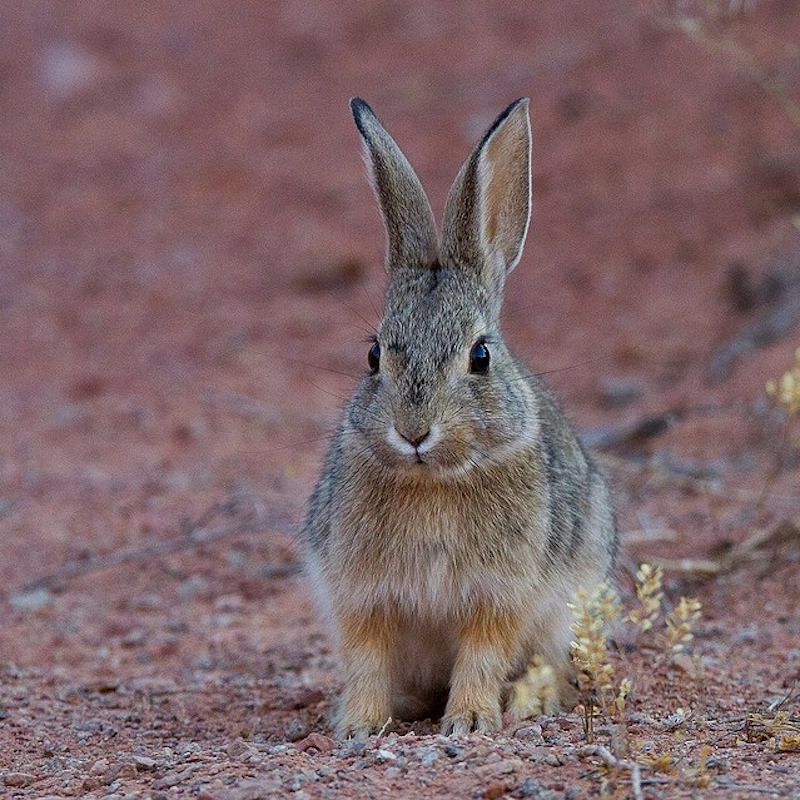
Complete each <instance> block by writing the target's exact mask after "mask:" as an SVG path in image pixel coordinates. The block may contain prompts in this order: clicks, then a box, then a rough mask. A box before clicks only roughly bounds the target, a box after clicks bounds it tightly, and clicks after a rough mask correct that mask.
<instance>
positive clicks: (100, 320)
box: [0, 0, 800, 800]
mask: <svg viewBox="0 0 800 800" xmlns="http://www.w3.org/2000/svg"><path fill="white" fill-rule="evenodd" d="M677 7H678V6H676V8H677ZM679 7H680V8H681V9H684V10H686V13H694V14H698V15H700V16H699V17H698V19H699V23H698V25H696V26H695V27H693V28H690V29H689V30H681V29H680V28H679V27H678V26H677V25H675V24H671V23H670V20H671V21H672V23H674V22H675V19H676V17H675V13H677V12H675V9H674V8H673V9H670V8H669V7H667V6H666V5H654V4H639V3H636V2H622V3H619V2H610V0H600V2H594V3H586V2H581V0H564V2H559V3H530V2H528V1H527V0H506V1H505V2H503V3H499V4H494V5H492V4H488V3H481V2H477V0H467V1H466V2H463V3H459V4H458V5H456V4H454V3H453V4H447V3H443V2H442V3H423V2H415V1H412V0H409V1H408V2H392V1H391V0H382V2H376V3H361V2H356V0H341V1H340V2H338V3H332V2H329V3H326V2H321V0H316V2H311V1H309V2H296V1H289V0H287V2H281V3H263V2H256V0H247V1H244V0H243V2H239V3H235V4H234V3H225V2H214V0H202V1H201V2H196V3H192V4H186V5H185V4H175V3H169V2H166V1H165V0H147V2H141V3H136V4H131V6H130V8H127V7H126V9H125V11H124V12H123V11H122V10H121V9H122V7H121V6H117V5H115V4H106V3H98V2H92V0H76V2H71V3H63V4H62V3H50V2H44V0H27V2H25V3H17V4H14V6H13V10H12V11H6V12H5V13H4V14H3V24H2V25H1V26H0V104H1V105H0V109H1V116H0V180H1V183H0V185H2V192H0V364H2V378H1V379H0V437H2V438H1V439H0V441H2V448H1V449H0V581H2V585H3V592H2V593H0V619H2V625H1V626H0V795H3V796H7V797H31V798H33V797H98V798H99V797H108V798H122V797H125V798H131V799H133V798H159V799H160V798H178V797H196V798H201V799H202V800H247V799H248V798H259V797H289V796H293V797H295V798H297V800H302V799H303V798H334V797H345V798H347V797H353V798H355V797H376V798H384V797H386V798H389V797H398V796H400V797H423V796H424V797H443V798H444V797H486V798H500V797H514V798H519V797H536V798H559V799H560V798H565V799H567V800H568V799H570V798H577V797H591V796H599V795H600V794H601V793H602V792H605V796H609V797H631V796H634V797H635V796H640V797H647V798H661V797H690V796H691V797H717V796H720V797H721V796H725V797H726V798H744V797H755V796H758V797H764V796H772V797H797V796H798V791H800V790H799V789H798V786H800V752H797V750H796V749H794V747H793V741H794V740H792V738H791V736H792V733H793V731H794V732H795V733H797V729H798V726H800V696H799V695H798V687H800V614H799V613H798V605H799V604H800V544H799V543H798V533H797V527H796V525H797V523H798V519H799V518H800V488H799V487H800V480H798V479H799V478H800V430H798V424H799V421H798V420H797V419H795V420H794V421H793V425H789V426H788V428H787V427H786V425H785V420H786V417H785V414H783V412H782V411H781V410H780V409H776V408H774V406H773V405H772V403H771V402H770V401H769V399H768V398H767V396H766V394H765V391H764V384H765V382H766V381H767V380H768V379H769V378H774V377H777V376H778V375H780V374H781V373H782V372H783V371H785V370H786V369H788V368H789V367H790V366H791V364H792V362H793V357H794V356H793V354H794V350H795V348H796V347H797V346H798V345H799V344H800V299H798V298H800V232H799V231H798V228H800V189H798V187H800V121H798V119H797V118H796V117H795V119H794V120H793V119H792V116H791V115H792V113H795V114H797V111H796V109H797V105H798V104H800V49H798V42H799V41H800V4H797V3H796V2H794V0H758V2H741V3H733V2H730V3H727V2H722V0H720V2H719V3H700V2H698V3H697V4H695V5H692V4H691V3H687V4H679ZM712 7H713V8H717V7H724V8H732V9H733V10H734V12H735V15H734V16H733V17H732V18H730V19H728V20H727V21H724V22H721V21H720V20H718V19H716V18H714V17H713V13H712V12H713V8H712ZM709 8H711V11H709ZM665 12H666V13H667V16H668V17H669V19H667V20H665V19H664V16H663V15H664V13H665ZM670 15H671V16H670ZM703 37H706V38H705V39H703ZM719 42H727V43H728V44H729V45H730V44H731V43H733V44H735V45H736V46H737V47H739V48H741V49H740V51H739V52H741V53H744V54H745V56H743V57H741V58H739V57H738V56H737V55H736V53H735V52H734V51H733V50H732V49H731V47H730V46H726V47H727V49H726V48H725V47H723V48H720V47H718V46H716V44H715V43H719ZM354 94H359V95H362V96H363V97H365V98H366V99H368V100H369V102H370V103H371V104H372V105H373V107H374V108H375V109H376V111H377V112H378V114H379V115H380V116H381V118H382V119H383V121H384V122H385V123H386V125H387V126H388V127H389V129H390V130H391V131H392V132H393V134H394V135H395V136H396V138H397V139H398V141H399V142H400V144H401V146H402V147H403V148H404V149H405V150H406V152H407V154H408V156H409V158H410V160H411V161H412V163H414V165H415V166H416V168H417V170H418V172H419V174H420V176H421V177H422V180H423V183H425V185H426V187H427V188H428V190H429V193H430V195H431V199H432V202H433V205H434V207H435V208H437V209H439V210H441V208H442V205H443V202H444V197H445V194H446V191H447V188H448V186H449V183H450V181H451V180H452V178H453V177H454V175H455V173H456V171H457V169H458V167H459V165H460V163H461V161H462V160H463V158H464V157H465V156H466V154H467V153H468V151H469V149H470V147H471V146H472V144H473V143H474V141H475V139H476V137H477V136H478V135H479V134H480V132H481V131H482V129H483V128H484V127H485V126H486V124H487V123H488V122H489V121H490V120H491V119H492V118H493V117H494V116H495V114H497V113H498V112H499V111H500V110H501V109H502V108H503V107H504V106H505V105H506V104H507V103H508V102H509V101H510V100H512V99H514V98H515V97H518V96H521V95H529V96H530V97H531V100H532V106H531V107H532V113H533V125H534V132H535V145H534V149H535V153H534V195H535V203H534V218H533V224H532V226H531V235H530V236H529V240H528V247H527V252H526V255H525V256H524V258H523V261H522V263H521V264H520V266H519V267H518V268H517V271H516V272H515V273H514V275H513V277H512V279H511V282H510V287H509V295H510V296H509V300H508V302H507V307H506V310H505V311H506V314H505V326H506V334H507V338H508V340H509V342H510V343H511V345H512V347H513V348H514V349H515V350H516V351H517V352H518V353H519V354H520V355H521V356H523V357H524V358H525V359H526V360H527V361H528V362H529V363H530V364H531V365H532V366H533V367H535V368H536V369H538V370H541V371H542V372H546V373H550V374H549V375H548V380H549V381H550V383H551V385H552V386H553V387H554V389H555V390H556V392H557V393H558V394H559V395H560V397H561V398H562V399H563V401H564V404H565V406H566V407H567V409H568V411H569V413H570V415H571V416H572V417H573V419H574V420H575V421H576V423H577V425H578V427H579V428H580V429H581V430H582V431H583V432H584V433H585V435H586V437H587V440H588V441H589V442H590V443H593V444H594V445H596V446H597V447H598V448H599V458H600V459H601V461H602V463H603V465H604V467H605V469H606V471H607V473H608V474H609V477H610V479H611V480H612V482H613V484H614V487H615V492H616V497H617V504H618V507H619V516H620V525H621V531H622V538H623V545H624V546H623V552H622V554H621V559H620V585H621V590H622V593H623V597H624V600H625V602H626V603H627V604H630V603H631V588H630V587H631V579H630V576H631V573H632V571H633V570H635V565H636V564H637V563H638V562H639V561H642V560H656V559H668V560H670V561H672V562H676V561H679V560H681V559H694V560H697V559H705V560H711V561H712V562H713V563H712V565H711V566H712V567H713V566H716V567H718V568H720V569H719V571H718V572H717V573H716V574H709V573H708V571H706V572H697V571H696V570H694V571H693V570H687V569H686V568H685V567H686V566H687V565H686V564H677V563H672V565H671V568H670V570H669V571H668V572H667V578H666V581H665V588H666V591H667V602H668V603H670V604H674V603H675V602H676V601H677V599H678V597H679V596H680V595H681V594H688V595H693V596H696V597H698V598H699V599H700V600H701V602H702V603H703V616H702V618H701V620H700V622H699V623H698V624H697V627H696V634H697V635H696V640H695V642H694V647H693V653H694V656H693V657H692V658H689V657H688V656H683V657H680V658H669V657H667V655H666V654H665V653H664V651H663V649H662V650H659V648H658V646H656V647H647V646H644V645H642V644H639V643H637V642H636V641H634V640H633V639H632V638H631V637H630V635H627V638H626V634H625V633H624V631H623V633H621V634H620V642H619V644H620V648H621V652H620V654H618V655H617V656H615V659H616V664H617V674H618V677H622V676H623V675H627V676H629V677H630V678H631V679H632V680H633V683H634V691H633V694H632V696H631V698H630V699H629V700H628V703H627V706H626V709H625V711H624V713H621V714H617V715H616V716H615V717H614V719H611V720H610V719H608V718H605V717H604V718H601V719H599V720H598V721H597V723H596V724H597V731H596V744H599V745H603V746H604V747H606V748H608V752H609V753H610V754H611V755H612V757H613V758H617V759H623V760H627V761H626V765H623V766H622V767H620V766H619V765H617V766H613V765H612V766H609V765H608V764H604V761H603V756H604V755H605V754H604V752H603V751H597V750H591V748H588V747H587V744H586V742H585V740H584V736H583V726H582V721H581V716H580V714H578V713H571V714H565V715H564V716H562V717H559V718H555V719H547V718H542V719H540V720H535V721H532V722H531V723H529V724H526V725H524V726H522V727H519V726H517V727H508V728H507V729H505V730H504V731H502V733H500V734H498V735H497V736H494V737H490V738H487V737H480V736H472V737H467V738H464V739H459V740H447V739H442V738H441V737H438V736H437V735H436V732H435V731H436V729H435V725H434V724H433V723H432V722H431V721H425V722H421V723H413V724H404V725H402V726H401V727H399V728H398V729H397V730H396V731H394V732H391V733H387V734H386V735H385V736H383V737H382V738H373V739H372V740H370V741H368V742H366V743H358V742H355V743H354V742H346V743H343V744H339V743H336V742H335V741H333V739H332V738H331V728H330V724H329V714H330V711H331V708H332V702H333V699H334V698H335V696H336V694H337V692H338V690H339V683H338V677H337V672H336V663H335V657H334V654H333V653H332V652H331V649H330V645H329V640H328V637H327V635H326V632H325V630H324V629H323V626H322V625H321V624H320V622H319V619H318V617H317V614H316V613H315V611H314V609H313V607H312V604H311V602H310V600H309V591H308V586H307V585H306V583H305V581H304V578H303V577H302V575H301V574H300V573H299V570H298V568H297V547H296V543H295V538H294V537H295V533H296V530H297V523H298V520H299V519H301V517H302V513H303V506H304V501H305V498H306V497H307V496H308V493H309V491H310V488H311V486H312V484H313V481H314V478H315V475H316V473H317V470H318V469H319V466H320V461H321V457H322V454H323V452H324V447H325V442H326V438H327V436H328V435H329V433H330V431H331V430H332V427H333V425H334V424H335V420H336V414H337V409H338V408H339V407H340V406H341V404H342V402H343V398H344V397H346V396H347V394H348V392H349V390H350V387H351V386H352V385H353V383H354V381H355V380H356V378H357V376H358V375H359V374H360V373H361V372H362V371H363V370H364V368H365V359H366V346H365V345H364V339H365V336H367V335H368V334H367V333H365V331H368V329H369V325H370V324H371V323H372V322H374V321H375V320H376V318H377V311H376V307H378V306H379V303H380V295H381V288H382V285H383V271H382V268H381V261H382V250H383V238H382V231H381V227H380V221H379V218H378V215H377V212H376V210H375V207H374V203H373V201H372V198H371V196H370V194H369V189H368V186H367V184H366V182H365V180H364V177H363V170H362V165H361V161H360V153H359V143H358V140H357V135H356V132H355V130H354V128H353V125H352V121H351V119H350V116H349V112H348V109H347V102H346V101H347V99H348V98H349V97H350V96H351V95H354ZM792 102H793V103H794V107H792V106H791V103H792ZM793 108H794V111H793ZM351 376H352V377H351ZM787 430H788V433H786V434H785V431H787ZM786 521H788V522H786ZM792 521H793V522H794V525H795V527H793V526H792V524H791V522H792ZM781 523H784V524H783V525H782V526H781V525H780V524H781ZM759 531H765V532H767V536H766V542H765V543H764V544H763V545H762V546H761V547H757V548H745V550H744V552H743V554H742V557H738V554H739V553H741V552H742V547H741V543H742V542H745V541H747V540H748V537H750V536H752V535H753V534H755V533H757V532H759ZM737 546H738V548H739V549H737ZM731 553H733V554H734V556H736V557H731V556H730V554H731ZM689 566H692V565H689ZM781 703H782V704H781ZM779 712H780V715H778V714H779ZM751 715H761V717H760V718H758V717H755V718H754V717H752V716H751ZM776 715H778V716H777V717H776ZM598 753H599V754H598ZM606 761H608V759H606ZM634 764H636V765H638V767H637V768H636V769H633V770H631V767H632V766H633V765H634ZM637 770H638V771H639V773H640V777H641V788H640V789H639V788H637V787H636V786H634V785H633V781H632V778H635V777H636V772H637Z"/></svg>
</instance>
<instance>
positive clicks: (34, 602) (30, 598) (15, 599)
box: [8, 586, 53, 611]
mask: <svg viewBox="0 0 800 800" xmlns="http://www.w3.org/2000/svg"><path fill="white" fill-rule="evenodd" d="M52 597H53V595H52V594H51V592H50V590H49V589H48V588H47V587H45V586H40V587H39V588H38V589H28V590H27V591H26V590H22V591H19V592H12V593H11V595H9V598H8V602H9V603H11V607H12V608H13V609H14V610H15V611H35V610H36V609H37V608H44V607H45V606H46V605H47V604H48V603H49V602H50V600H52Z"/></svg>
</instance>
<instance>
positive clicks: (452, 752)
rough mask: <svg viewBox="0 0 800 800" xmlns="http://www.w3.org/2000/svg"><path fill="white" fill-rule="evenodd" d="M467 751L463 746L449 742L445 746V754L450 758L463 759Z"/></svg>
mask: <svg viewBox="0 0 800 800" xmlns="http://www.w3.org/2000/svg"><path fill="white" fill-rule="evenodd" d="M464 753H465V750H464V748H463V747H462V746H461V745H458V744H455V742H449V743H448V744H446V745H445V746H444V754H445V755H446V756H447V757H448V758H463V757H464Z"/></svg>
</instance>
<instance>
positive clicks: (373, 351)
mask: <svg viewBox="0 0 800 800" xmlns="http://www.w3.org/2000/svg"><path fill="white" fill-rule="evenodd" d="M367 363H368V364H369V371H370V372H371V373H372V374H373V375H376V374H377V372H378V369H379V368H380V365H381V346H380V345H379V344H378V343H377V342H373V343H372V347H370V349H369V353H367Z"/></svg>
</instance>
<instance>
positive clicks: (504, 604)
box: [302, 98, 617, 739]
mask: <svg viewBox="0 0 800 800" xmlns="http://www.w3.org/2000/svg"><path fill="white" fill-rule="evenodd" d="M350 107H351V110H352V113H353V117H354V119H355V124H356V126H357V128H358V131H359V132H360V134H361V138H362V140H363V148H364V159H365V162H366V163H367V167H368V171H369V172H370V173H371V178H372V183H373V188H374V190H375V193H376V195H377V199H378V202H379V205H380V208H381V211H382V215H383V221H384V225H385V229H386V238H387V259H386V268H387V271H388V288H387V291H386V298H385V309H384V314H383V319H382V321H381V322H380V324H379V327H378V329H377V332H376V334H375V337H374V340H373V341H372V344H371V346H370V347H369V350H368V353H367V366H368V374H366V375H365V376H364V377H363V380H361V382H360V384H359V386H358V388H357V389H356V391H355V394H354V395H353V397H352V398H351V399H350V401H349V403H348V404H347V406H346V408H345V410H344V413H343V416H342V419H341V423H340V426H339V428H338V431H337V433H336V435H335V437H334V438H333V440H332V443H331V446H330V449H329V452H328V454H327V458H326V460H325V463H324V467H323V469H322V473H321V476H320V478H319V480H318V482H317V485H316V488H315V489H314V491H313V493H312V495H311V499H310V501H309V504H308V511H307V516H306V520H305V524H304V527H303V537H302V538H303V542H304V547H305V551H306V553H305V560H306V566H307V571H308V573H309V575H310V578H311V581H312V583H313V585H314V587H315V590H316V594H317V597H318V600H319V604H320V606H321V608H322V610H323V611H324V612H325V614H326V616H327V617H328V621H329V622H330V623H331V625H332V628H333V631H334V633H335V638H336V641H337V644H338V652H339V658H340V661H341V670H342V678H343V682H344V690H343V696H342V697H341V699H340V702H339V705H338V710H337V711H336V716H335V734H336V736H337V737H339V738H340V739H345V738H348V737H355V738H357V739H364V738H365V737H367V736H368V735H369V734H371V733H374V732H375V731H377V730H379V729H381V727H382V726H384V725H385V724H387V722H388V721H389V720H390V718H393V719H395V720H396V719H403V720H409V721H413V720H420V719H425V718H426V717H427V716H428V715H436V716H438V715H440V714H441V713H442V711H443V716H442V717H441V730H442V732H443V733H444V734H445V735H464V734H468V733H470V732H480V733H488V732H491V731H496V730H498V729H499V728H500V727H501V725H502V713H503V711H505V712H506V713H507V720H508V719H509V718H510V719H512V720H519V719H524V718H527V717H529V716H535V715H538V714H541V713H546V714H553V713H557V712H558V711H559V709H560V708H561V704H562V703H563V702H565V701H569V698H570V697H571V698H573V699H574V697H575V693H574V684H575V680H574V678H575V676H574V671H573V670H572V669H571V660H570V657H569V651H570V639H571V632H570V622H571V612H570V609H569V607H568V604H569V602H570V601H571V600H572V598H573V596H574V594H575V593H576V591H577V590H578V589H579V588H581V587H583V588H585V589H587V590H589V591H591V589H592V588H593V587H594V586H596V585H597V584H598V583H599V582H600V581H603V580H605V579H607V578H608V577H609V576H610V573H611V571H612V566H613V563H614V556H615V550H616V543H617V533H616V524H615V517H614V512H613V509H612V503H611V499H610V494H609V490H608V488H607V485H606V483H605V481H604V479H603V478H602V477H601V475H600V473H599V471H598V469H597V467H596V466H595V464H594V463H593V461H592V460H591V459H590V457H589V456H588V455H587V453H586V452H585V451H584V449H583V447H582V446H581V443H580V442H579V440H578V438H577V436H576V434H575V433H574V432H573V429H572V428H571V427H570V425H569V423H568V422H567V420H566V419H565V417H564V414H563V412H562V411H561V410H560V408H559V406H558V404H557V402H556V400H555V399H554V398H553V396H552V395H551V393H550V392H549V390H548V389H547V388H546V387H545V386H544V385H543V384H542V382H541V381H540V380H539V378H538V377H537V376H535V375H533V374H532V373H531V372H529V371H528V370H527V369H526V368H525V367H524V366H523V365H522V364H521V363H520V362H519V361H517V360H516V359H515V358H514V357H513V356H512V355H511V354H510V353H509V351H508V350H507V348H506V345H505V343H504V341H503V338H502V335H501V332H500V321H499V316H500V307H501V303H502V300H503V290H504V285H505V280H506V276H507V275H508V273H509V272H510V271H511V270H512V269H513V268H514V267H515V266H516V264H517V262H518V261H519V259H520V255H521V252H522V247H523V244H524V242H525V238H526V235H527V231H528V225H529V220H530V209H531V167H530V162H531V129H530V120H529V116H528V100H527V99H526V98H522V99H520V100H517V101H516V102H514V103H512V104H511V105H510V106H508V108H507V109H506V110H505V111H503V113H502V114H500V116H499V117H498V118H497V119H496V120H495V122H494V123H493V124H492V125H491V127H490V128H489V129H488V131H487V132H486V134H485V135H484V136H483V138H482V139H481V141H480V143H479V144H478V145H477V147H476V148H475V149H474V151H473V152H472V154H471V155H470V157H469V158H468V159H467V161H466V163H465V164H464V166H463V167H462V168H461V171H460V172H459V174H458V176H457V178H456V180H455V182H454V184H453V186H452V188H451V190H450V193H449V195H448V198H447V201H446V206H445V212H444V222H443V225H442V233H441V238H439V236H438V235H437V230H436V224H435V222H434V217H433V213H432V211H431V206H430V204H429V202H428V199H427V197H426V195H425V192H424V191H423V189H422V185H421V184H420V181H419V179H418V177H417V175H416V174H415V172H414V170H413V169H412V167H411V165H410V164H409V162H408V161H407V160H406V157H405V156H404V155H403V153H402V152H401V151H400V149H399V147H398V146H397V144H396V143H395V142H394V140H393V139H392V138H391V136H390V135H389V134H388V133H387V131H386V130H385V129H384V127H383V126H382V125H381V123H380V122H379V121H378V119H377V117H376V116H375V114H374V113H373V111H372V109H371V108H370V107H369V106H368V105H367V103H366V102H364V101H363V100H361V99H360V98H354V99H352V100H351V101H350Z"/></svg>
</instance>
